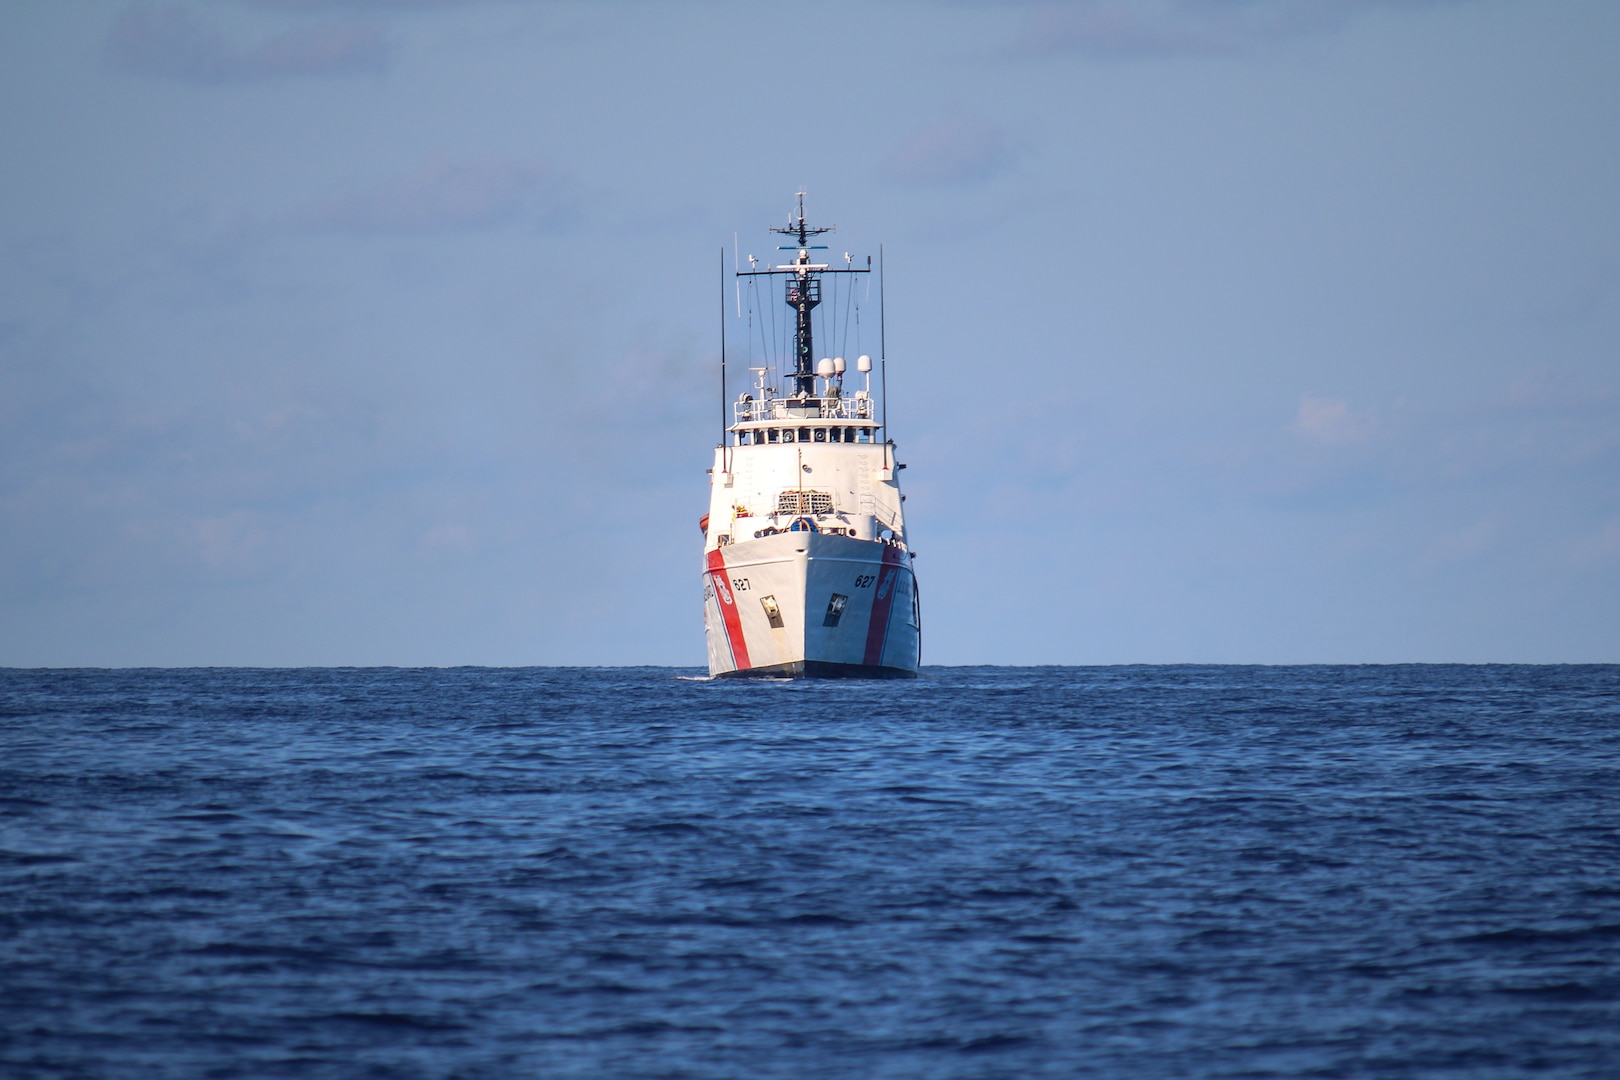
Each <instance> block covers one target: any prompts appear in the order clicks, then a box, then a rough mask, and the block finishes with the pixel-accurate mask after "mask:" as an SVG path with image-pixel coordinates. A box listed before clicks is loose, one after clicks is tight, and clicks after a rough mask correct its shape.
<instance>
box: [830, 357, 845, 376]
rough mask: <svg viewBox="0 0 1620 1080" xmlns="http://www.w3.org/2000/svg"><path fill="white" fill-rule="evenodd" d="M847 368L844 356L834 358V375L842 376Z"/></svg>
mask: <svg viewBox="0 0 1620 1080" xmlns="http://www.w3.org/2000/svg"><path fill="white" fill-rule="evenodd" d="M845 366H846V365H845V364H844V358H843V357H842V356H835V357H833V374H835V375H842V374H843V373H844V368H845Z"/></svg>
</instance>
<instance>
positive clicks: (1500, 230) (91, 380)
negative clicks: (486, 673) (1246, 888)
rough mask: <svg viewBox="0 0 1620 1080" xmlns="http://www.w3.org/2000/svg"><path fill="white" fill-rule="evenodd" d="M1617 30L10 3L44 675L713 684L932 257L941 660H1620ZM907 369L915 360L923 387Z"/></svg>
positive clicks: (2, 176)
mask: <svg viewBox="0 0 1620 1080" xmlns="http://www.w3.org/2000/svg"><path fill="white" fill-rule="evenodd" d="M1616 55H1620V7H1617V6H1615V5H1613V4H1612V3H1602V2H1587V3H1582V2H1570V0H1550V2H1538V3H1529V2H1527V0H1522V2H1506V0H1494V2H1493V0H1455V2H1445V0H1432V2H1397V0H1388V2H1383V3H1380V2H1372V0H1367V2H1359V3H1352V2H1348V0H1197V2H1194V0H1146V2H1142V3H1121V2H1103V0H1098V2H1087V0H1070V2H1067V3H1038V2H1029V3H1021V2H990V0H986V2H973V0H958V2H945V0H940V2H922V0H918V2H894V3H883V4H861V3H818V4H815V5H810V6H807V7H806V9H805V11H804V13H803V14H802V15H795V14H793V13H792V12H791V10H790V9H789V8H788V7H787V6H786V5H762V4H749V3H742V2H737V3H706V2H693V3H683V4H667V3H655V2H651V0H648V2H635V0H617V2H609V3H601V2H598V3H570V2H563V0H546V2H533V3H525V2H521V0H505V2H497V0H488V2H481V0H392V2H390V0H241V2H236V0H214V2H210V3H200V2H175V3H134V4H127V3H97V2H82V3H73V4H61V3H54V2H45V0H35V2H28V0H18V2H14V3H10V4H7V5H6V6H5V7H4V8H0V101H3V102H4V105H5V108H4V110H3V111H0V136H3V145H4V146H5V147H6V153H5V159H6V160H5V164H4V166H3V168H0V664H9V665H81V664H107V665H124V664H154V665H183V664H264V665H283V664H285V665H299V664H402V665H414V664H460V663H473V664H630V663H657V664H694V665H695V664H700V663H701V662H702V656H703V640H702V626H701V618H702V617H701V597H702V592H701V585H700V581H699V566H700V559H701V555H700V547H701V544H700V539H701V538H700V536H699V533H698V530H697V526H696V521H697V518H698V517H699V516H700V515H701V514H702V513H703V511H704V509H705V506H706V501H707V478H706V476H705V474H704V470H705V469H706V468H707V467H708V465H709V463H710V448H711V446H712V444H713V442H714V440H715V434H716V433H715V428H716V426H717V425H716V419H715V418H716V416H717V414H718V412H719V404H718V401H717V390H716V386H715V371H714V367H715V363H716V360H717V354H718V342H717V340H716V337H717V321H718V316H717V312H716V307H717V297H716V292H717V284H716V263H717V259H718V257H719V253H720V251H721V250H722V249H729V248H730V247H731V244H732V238H733V235H734V234H740V235H741V240H740V242H741V245H742V247H743V248H744V249H745V253H746V250H754V251H756V252H759V253H761V254H763V253H764V251H765V249H766V247H767V245H768V243H769V241H768V240H767V238H766V237H765V234H764V231H763V230H764V229H765V227H766V226H768V225H772V224H777V223H780V222H781V221H782V220H783V219H784V218H785V216H786V213H787V211H788V209H789V208H790V206H791V205H792V199H793V192H794V191H796V190H798V189H800V188H804V189H805V190H807V191H808V192H809V196H808V201H807V206H808V209H809V212H810V215H811V217H812V218H813V219H816V220H821V221H826V222H829V223H836V224H837V225H838V226H839V232H838V234H837V237H836V241H835V242H836V245H837V246H838V247H840V248H841V249H845V250H849V251H851V252H854V253H855V254H857V256H859V255H862V254H865V253H871V252H875V251H876V250H877V246H878V244H879V243H881V244H883V245H884V252H885V258H886V263H887V277H888V297H887V299H888V312H887V317H888V352H889V358H890V371H889V383H890V393H891V399H890V420H891V423H892V433H893V435H894V437H895V438H896V439H897V440H898V441H899V443H900V446H901V457H902V460H905V461H907V462H908V463H909V464H910V468H909V470H908V471H907V473H906V474H905V475H906V480H907V491H908V494H909V501H908V503H907V509H908V514H909V521H910V525H911V531H912V535H913V541H914V546H915V547H916V548H917V550H918V552H919V556H918V559H917V569H918V574H919V578H920V582H921V586H922V590H923V605H924V613H925V620H926V630H927V636H926V638H925V642H924V647H925V661H927V662H933V663H975V662H986V663H1010V664H1019V663H1073V664H1088V663H1116V662H1179V661H1207V662H1271V663H1297V662H1360V661H1375V662H1381V661H1617V660H1620V617H1617V616H1616V614H1615V613H1616V611H1620V200H1617V199H1616V197H1615V192H1617V191H1620V67H1617V65H1616V64H1615V63H1614V58H1615V56H1616ZM869 351H875V350H870V349H869Z"/></svg>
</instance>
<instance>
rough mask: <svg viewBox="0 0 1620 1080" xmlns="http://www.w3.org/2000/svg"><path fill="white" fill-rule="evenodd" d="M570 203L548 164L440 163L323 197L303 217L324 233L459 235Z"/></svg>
mask: <svg viewBox="0 0 1620 1080" xmlns="http://www.w3.org/2000/svg"><path fill="white" fill-rule="evenodd" d="M571 206H572V199H571V197H570V195H569V184H568V183H567V181H566V180H565V179H564V178H563V177H561V176H560V175H559V174H558V173H557V171H556V170H555V169H553V168H552V167H550V166H549V165H545V164H538V163H534V162H523V161H482V162H437V163H431V164H428V165H424V166H422V167H420V168H418V169H415V170H414V171H412V172H410V173H407V174H405V175H403V176H399V177H396V178H394V179H390V180H385V181H382V182H380V183H377V184H373V185H370V186H368V187H363V188H357V189H354V190H350V191H346V192H343V193H341V194H339V195H336V196H334V197H332V198H329V199H326V200H324V201H321V202H318V203H316V204H314V205H312V206H310V207H309V208H308V209H306V210H305V211H304V213H303V214H302V215H301V217H302V218H303V222H304V224H305V225H306V226H308V227H310V228H313V229H315V230H317V231H320V232H347V233H434V232H459V231H468V230H478V229H490V228H495V227H497V226H500V225H503V224H505V223H507V222H509V221H513V220H515V219H518V218H520V217H523V216H526V215H530V214H533V215H536V216H538V217H540V218H542V219H548V218H549V219H555V218H557V217H560V216H563V215H565V214H566V213H567V212H568V211H569V210H570V208H571Z"/></svg>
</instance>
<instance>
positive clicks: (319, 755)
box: [0, 666, 1620, 1080]
mask: <svg viewBox="0 0 1620 1080" xmlns="http://www.w3.org/2000/svg"><path fill="white" fill-rule="evenodd" d="M682 674H690V673H682V672H677V671H673V670H668V669H635V670H556V669H533V670H485V669H462V670H448V671H445V670H301V671H258V670H196V671H62V672H34V671H0V1075H4V1076H7V1077H32V1076H40V1077H56V1076H96V1077H103V1076H105V1077H145V1076H153V1077H156V1076H163V1077H170V1076H245V1077H279V1076H311V1077H357V1076H387V1077H394V1076H398V1077H446V1076H457V1077H510V1076H547V1077H614V1076H647V1077H746V1078H751V1080H753V1078H762V1077H807V1076H812V1077H813V1076H834V1077H936V1076H937V1077H980V1076H982V1077H1005V1076H1039V1077H1060V1076H1061V1077H1068V1076H1107V1077H1115V1076H1117V1077H1132V1078H1137V1077H1189V1076H1206V1077H1262V1076H1288V1077H1294V1076H1345V1075H1352V1076H1357V1075H1359V1076H1380V1077H1403V1076H1458V1077H1471V1078H1472V1077H1507V1076H1529V1075H1538V1076H1540V1075H1557V1076H1593V1077H1612V1076H1616V1075H1620V667H1614V666H1607V667H1314V668H1233V667H1133V668H1093V669H1086V668H1038V669H1037V668H1031V669H1008V668H956V669H933V670H929V671H927V672H926V673H925V676H924V677H923V678H921V679H919V680H917V681H916V682H915V683H912V684H896V683H838V684H834V683H808V682H792V683H763V684H760V683H755V684H749V683H725V682H721V683H709V682H703V681H693V680H689V679H682V678H679V677H678V676H680V675H682Z"/></svg>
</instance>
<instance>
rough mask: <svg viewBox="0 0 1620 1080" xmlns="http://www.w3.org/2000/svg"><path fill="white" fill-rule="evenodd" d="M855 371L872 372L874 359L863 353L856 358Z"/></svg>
mask: <svg viewBox="0 0 1620 1080" xmlns="http://www.w3.org/2000/svg"><path fill="white" fill-rule="evenodd" d="M855 370H856V371H871V370H872V358H871V357H870V356H867V355H866V354H865V353H862V354H861V355H859V356H857V357H856V358H855Z"/></svg>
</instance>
